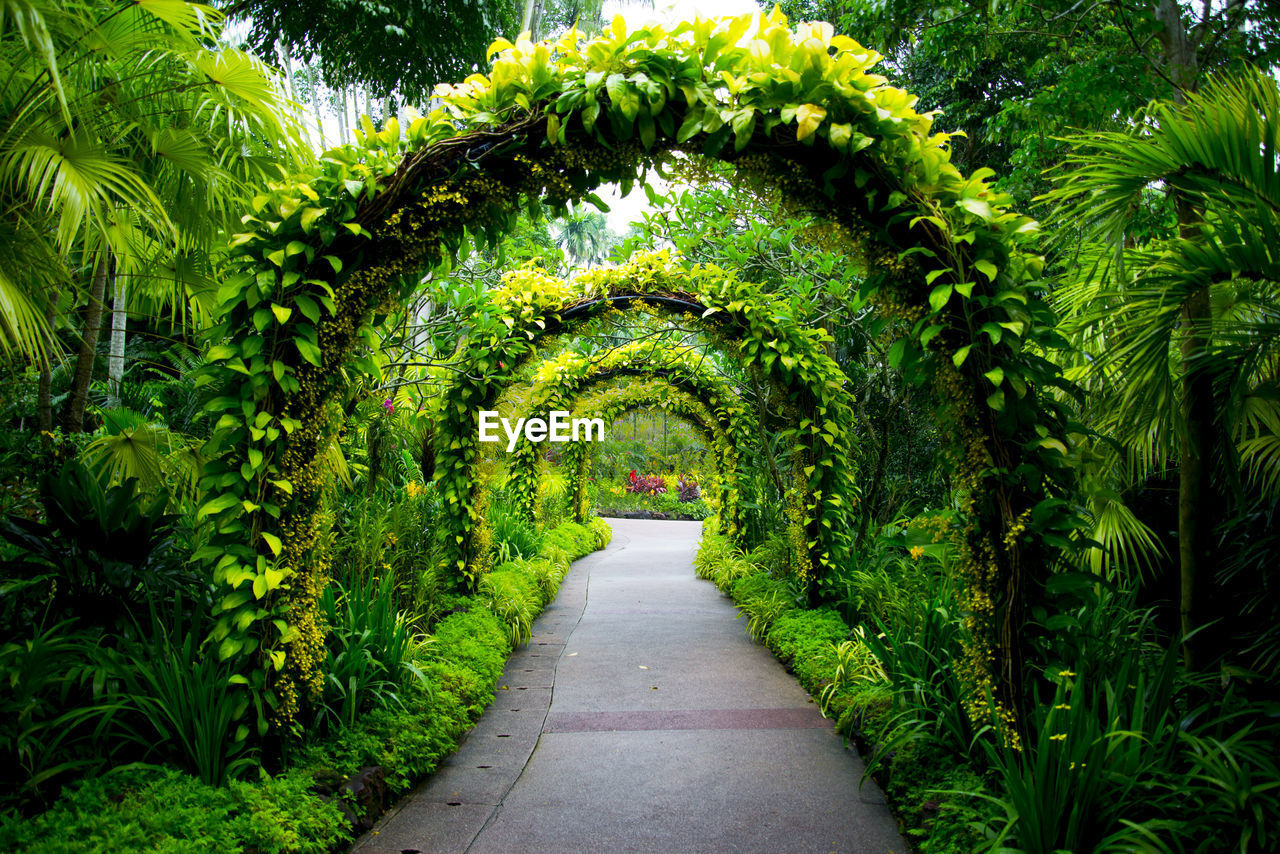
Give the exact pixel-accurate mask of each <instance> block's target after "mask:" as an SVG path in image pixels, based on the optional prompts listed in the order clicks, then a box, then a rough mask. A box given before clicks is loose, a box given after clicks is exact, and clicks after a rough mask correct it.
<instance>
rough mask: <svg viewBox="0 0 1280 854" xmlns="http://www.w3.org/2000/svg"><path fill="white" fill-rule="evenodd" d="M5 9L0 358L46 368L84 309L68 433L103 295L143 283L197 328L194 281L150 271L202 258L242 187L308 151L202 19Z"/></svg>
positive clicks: (206, 15)
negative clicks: (58, 339)
mask: <svg viewBox="0 0 1280 854" xmlns="http://www.w3.org/2000/svg"><path fill="white" fill-rule="evenodd" d="M5 10H9V4H5V5H4V6H0V66H3V67H4V68H5V69H6V75H5V80H4V82H2V83H0V201H2V202H3V204H2V205H0V236H2V237H3V238H4V239H3V240H0V244H3V249H0V331H2V332H3V336H2V337H0V351H2V352H3V354H4V355H5V356H7V357H9V358H24V359H27V360H31V361H34V362H36V363H37V364H41V365H44V366H46V367H47V366H48V363H49V360H50V358H52V357H54V356H55V355H56V353H55V352H54V351H55V350H56V348H55V347H54V346H53V339H52V337H51V332H52V328H53V327H54V326H55V325H56V323H57V322H58V320H59V319H60V318H61V319H67V315H66V313H65V311H66V310H67V309H72V308H74V307H75V306H76V305H81V304H83V305H85V306H86V308H85V311H84V314H83V323H82V334H81V346H80V359H79V364H78V366H77V372H76V380H75V383H74V386H73V393H72V395H71V402H70V411H69V413H68V425H69V427H70V429H73V430H76V429H79V428H80V426H81V424H82V422H83V413H84V406H85V403H86V401H87V395H88V385H89V381H90V379H91V377H92V362H93V356H94V354H95V350H96V345H97V336H98V329H99V327H100V325H101V321H102V314H103V312H104V310H105V305H106V299H107V295H108V293H110V292H114V293H115V295H116V296H117V298H118V301H119V302H120V303H126V302H128V291H129V290H133V289H134V288H131V287H130V285H133V284H134V283H139V282H142V281H144V279H143V277H146V278H145V281H146V286H145V287H142V286H141V285H139V286H138V287H139V289H142V290H147V291H149V295H150V297H151V298H152V301H153V304H155V305H158V306H159V307H160V308H162V309H163V311H164V313H165V314H167V315H171V316H174V317H176V318H178V319H179V320H182V319H185V318H186V317H187V316H188V315H190V313H191V312H192V311H195V312H196V313H197V314H198V313H199V310H200V305H201V304H200V303H199V302H195V303H193V301H192V299H191V296H192V290H193V286H194V287H198V283H195V284H194V285H193V283H192V282H191V281H190V280H189V279H188V278H185V277H183V276H174V277H172V278H168V277H166V276H164V275H163V274H161V275H159V276H157V275H156V273H157V271H163V270H165V269H172V270H182V269H189V265H184V264H182V263H181V259H184V258H191V257H197V258H198V257H207V256H208V255H209V253H210V251H211V249H212V247H213V246H214V245H215V242H216V241H219V240H220V239H221V237H220V236H219V235H220V233H221V232H222V229H223V227H224V226H225V225H226V224H227V223H228V222H230V221H231V219H232V216H233V214H235V212H236V210H237V208H238V202H239V200H240V199H241V198H242V196H243V195H244V193H245V192H246V187H247V186H249V185H251V184H259V183H261V182H262V181H263V180H264V179H266V178H267V177H278V176H279V174H280V173H279V167H278V166H277V165H276V164H277V163H278V161H279V157H280V154H284V155H285V156H286V157H300V156H305V154H304V152H305V148H304V145H305V143H304V140H305V137H304V135H303V133H302V131H301V125H300V122H299V120H298V119H297V114H296V111H295V110H294V108H293V105H291V104H290V103H289V102H288V101H287V100H286V99H285V98H284V97H283V94H282V92H283V90H282V89H281V88H280V87H278V86H277V85H276V84H275V83H274V80H273V76H272V74H271V73H270V72H269V71H268V69H267V68H266V67H265V66H264V65H263V64H262V63H261V62H260V61H258V60H257V59H255V58H253V57H251V56H249V55H247V54H244V53H242V52H240V51H236V50H233V49H231V48H228V47H225V46H221V45H219V44H218V42H217V39H218V35H219V31H218V27H217V23H216V21H217V14H216V13H214V12H212V10H210V9H209V8H208V7H206V6H200V5H197V4H192V3H163V4H159V3H132V2H123V0H116V2H109V3H103V2H94V0H69V2H54V0H30V1H29V2H24V3H21V4H17V5H16V6H14V7H13V9H12V10H10V14H9V15H7V16H6V15H4V14H3V11H5ZM273 148H275V149H276V151H274V152H273V151H272V149H273ZM157 296H159V299H158V301H157V300H156V297H157ZM58 297H61V302H59V300H58ZM117 327H118V329H119V332H118V334H120V335H122V334H123V324H117Z"/></svg>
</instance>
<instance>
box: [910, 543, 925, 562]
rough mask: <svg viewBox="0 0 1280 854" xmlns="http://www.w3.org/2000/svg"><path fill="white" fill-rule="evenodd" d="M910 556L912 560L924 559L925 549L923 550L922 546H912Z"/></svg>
mask: <svg viewBox="0 0 1280 854" xmlns="http://www.w3.org/2000/svg"><path fill="white" fill-rule="evenodd" d="M910 555H911V558H912V560H919V559H920V558H922V557H924V548H922V547H921V546H912V547H911V551H910Z"/></svg>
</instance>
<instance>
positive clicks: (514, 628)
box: [477, 561, 543, 647]
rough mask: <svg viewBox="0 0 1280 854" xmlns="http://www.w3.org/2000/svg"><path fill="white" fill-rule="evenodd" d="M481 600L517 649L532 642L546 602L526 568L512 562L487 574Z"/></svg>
mask: <svg viewBox="0 0 1280 854" xmlns="http://www.w3.org/2000/svg"><path fill="white" fill-rule="evenodd" d="M477 596H478V597H479V598H480V600H481V601H482V602H483V603H484V606H485V607H486V608H488V609H489V610H490V611H492V612H493V613H494V614H496V615H497V616H498V619H500V620H502V622H503V624H504V625H505V626H506V627H507V637H508V638H509V639H510V641H511V645H512V646H513V647H514V646H519V645H520V644H522V643H525V642H527V641H528V640H529V636H530V635H531V634H532V633H533V620H534V618H535V617H537V616H538V612H539V611H541V610H542V601H543V600H542V593H541V592H540V590H539V588H538V582H537V580H536V579H535V578H534V576H533V574H532V573H530V572H528V571H526V569H525V567H524V566H523V565H522V564H517V563H515V562H514V561H512V562H508V563H504V564H502V565H501V566H500V567H498V568H497V569H495V570H493V571H491V572H488V573H486V574H485V575H484V576H482V577H481V579H480V585H479V590H478V591H477Z"/></svg>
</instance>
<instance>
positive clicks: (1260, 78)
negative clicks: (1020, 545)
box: [1050, 72, 1280, 657]
mask: <svg viewBox="0 0 1280 854" xmlns="http://www.w3.org/2000/svg"><path fill="white" fill-rule="evenodd" d="M1277 147H1280V89H1278V88H1277V84H1276V82H1275V80H1273V79H1272V78H1270V77H1268V76H1266V75H1264V74H1262V73H1260V72H1250V73H1248V74H1245V75H1243V76H1241V77H1237V78H1219V79H1215V80H1213V81H1211V82H1210V83H1209V84H1208V85H1206V86H1205V87H1204V89H1203V90H1202V91H1201V92H1200V93H1197V94H1189V95H1188V96H1187V98H1186V103H1185V104H1171V103H1160V104H1156V105H1154V106H1153V107H1152V108H1151V111H1150V120H1149V122H1148V123H1145V124H1143V125H1142V126H1140V127H1139V128H1137V129H1136V130H1135V131H1134V132H1132V133H1106V134H1094V135H1088V136H1082V137H1079V138H1077V139H1075V140H1074V141H1073V150H1072V154H1071V155H1070V156H1069V157H1068V159H1067V160H1066V162H1065V163H1064V165H1063V171H1062V173H1061V175H1060V178H1059V183H1058V186H1057V188H1056V189H1055V190H1054V191H1053V192H1052V193H1051V194H1050V198H1051V199H1052V200H1054V201H1055V202H1057V204H1058V210H1057V213H1056V217H1057V218H1058V219H1059V220H1062V221H1070V222H1076V223H1079V224H1080V225H1081V231H1082V233H1083V235H1084V236H1085V238H1086V239H1088V240H1089V241H1090V242H1089V243H1086V244H1083V245H1082V246H1081V247H1079V252H1080V256H1081V258H1080V260H1079V261H1078V262H1077V264H1076V266H1075V269H1076V271H1077V274H1076V275H1075V276H1074V277H1073V278H1072V279H1071V281H1069V283H1068V284H1067V286H1065V287H1063V288H1061V289H1060V290H1059V291H1058V292H1057V294H1056V295H1055V299H1056V301H1057V303H1058V305H1059V306H1060V307H1061V309H1062V310H1063V312H1064V326H1065V329H1066V330H1067V331H1068V332H1069V333H1070V334H1071V335H1072V336H1073V337H1074V339H1075V341H1076V343H1077V344H1078V345H1079V347H1080V348H1081V349H1082V351H1083V352H1084V353H1086V354H1087V362H1085V364H1087V365H1088V366H1089V367H1088V370H1087V371H1084V370H1082V371H1080V374H1081V378H1082V381H1083V382H1084V383H1085V385H1086V387H1087V388H1088V389H1089V390H1090V391H1092V392H1095V394H1094V396H1093V398H1092V399H1093V401H1094V402H1095V404H1096V405H1095V406H1094V407H1092V410H1091V413H1090V414H1091V416H1092V418H1093V421H1094V423H1095V424H1096V425H1097V426H1098V428H1099V429H1101V430H1102V431H1103V432H1104V433H1106V434H1107V435H1110V436H1113V437H1115V439H1116V440H1117V441H1118V442H1119V443H1120V453H1121V455H1122V459H1123V465H1124V466H1125V467H1127V471H1126V472H1125V476H1123V477H1122V478H1121V481H1122V482H1124V481H1125V480H1128V481H1130V482H1141V481H1143V480H1146V479H1147V478H1150V477H1152V476H1153V475H1156V474H1158V473H1160V472H1162V471H1164V470H1165V469H1166V468H1168V467H1169V466H1170V465H1171V464H1174V463H1176V465H1177V469H1178V478H1179V482H1178V543H1179V545H1178V563H1179V569H1180V576H1181V578H1180V584H1181V600H1180V605H1179V610H1180V613H1181V616H1182V631H1183V634H1184V635H1190V633H1191V632H1192V630H1193V629H1194V628H1195V627H1197V626H1198V625H1199V624H1200V622H1201V621H1202V617H1201V616H1200V612H1201V611H1202V610H1207V611H1208V613H1209V614H1210V615H1211V614H1212V606H1210V608H1209V609H1206V602H1207V600H1208V599H1209V596H1208V594H1209V590H1210V582H1211V573H1212V570H1213V566H1214V563H1215V557H1214V548H1213V545H1212V542H1211V541H1212V538H1213V526H1214V523H1215V521H1216V519H1219V518H1221V516H1222V514H1221V513H1220V511H1222V510H1225V509H1227V508H1225V507H1223V506H1221V504H1220V503H1219V502H1217V501H1215V500H1214V499H1213V498H1212V496H1213V495H1214V494H1215V492H1217V491H1219V490H1222V489H1224V488H1226V486H1227V484H1229V483H1230V482H1231V480H1232V474H1231V472H1232V471H1233V470H1234V469H1236V468H1238V469H1239V470H1242V471H1243V472H1244V473H1245V474H1246V475H1247V477H1248V478H1249V479H1250V481H1251V483H1252V485H1253V488H1255V489H1256V490H1259V491H1261V492H1263V493H1265V494H1266V495H1268V496H1270V497H1271V498H1272V499H1274V498H1276V497H1277V496H1280V395H1277V393H1276V388H1277V386H1276V382H1277V379H1276V375H1275V371H1274V365H1275V363H1276V359H1277V358H1280V334H1278V333H1280V314H1277V309H1276V306H1277V305H1280V290H1278V289H1277V284H1276V283H1277V281H1280V255H1278V254H1277V253H1278V251H1280V250H1278V249H1277V247H1280V213H1278V211H1280V165H1278V164H1277V161H1276V159H1275V157H1274V156H1273V152H1274V151H1275V150H1276V148H1277ZM1153 187H1154V188H1159V190H1155V191H1153V189H1152V188H1153ZM1153 192H1162V193H1164V194H1165V195H1167V197H1168V205H1169V207H1170V208H1171V209H1172V210H1173V211H1174V212H1175V213H1176V217H1177V222H1178V231H1177V234H1176V235H1174V236H1170V237H1165V238H1159V239H1154V240H1150V241H1147V242H1143V243H1140V244H1138V245H1132V244H1133V225H1134V216H1135V214H1134V212H1135V211H1137V210H1141V209H1142V208H1143V207H1144V206H1145V205H1146V204H1147V201H1148V197H1149V196H1150V195H1151V194H1152V193H1153ZM1219 413H1222V415H1219ZM1215 470H1217V471H1220V472H1223V471H1224V470H1225V473H1224V474H1221V475H1220V476H1219V477H1218V478H1216V479H1215V477H1214V473H1215ZM1215 505H1218V506H1215ZM1099 518H1100V519H1101V518H1102V517H1099ZM1144 534H1145V532H1144V531H1142V530H1141V529H1136V530H1131V531H1130V532H1128V534H1127V539H1128V540H1129V542H1130V543H1132V544H1133V545H1134V546H1143V545H1145V546H1147V547H1148V548H1149V547H1150V541H1149V539H1148V538H1146V537H1145V536H1144ZM1187 652H1188V656H1189V657H1190V655H1191V647H1190V646H1188V648H1187Z"/></svg>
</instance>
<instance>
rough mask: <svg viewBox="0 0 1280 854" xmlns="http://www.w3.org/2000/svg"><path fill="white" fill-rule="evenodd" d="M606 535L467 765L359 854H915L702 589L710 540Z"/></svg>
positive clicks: (624, 532)
mask: <svg viewBox="0 0 1280 854" xmlns="http://www.w3.org/2000/svg"><path fill="white" fill-rule="evenodd" d="M609 523H610V525H611V526H612V527H613V530H614V537H613V542H612V543H611V544H610V545H609V548H608V549H606V550H604V551H602V552H596V553H595V554H593V555H590V556H588V557H586V558H583V559H582V560H580V561H578V562H577V563H576V564H574V567H573V571H572V572H571V573H570V574H569V577H568V578H567V579H565V582H564V585H563V586H562V587H561V590H560V595H559V597H558V598H557V599H556V601H555V602H553V603H552V604H551V605H550V606H548V608H547V609H546V611H545V612H543V614H542V616H541V617H540V618H539V619H538V621H537V623H536V624H535V625H534V633H533V640H532V641H531V643H530V644H529V646H528V647H526V648H522V649H520V650H518V651H517V652H516V653H515V654H514V655H513V656H512V657H511V659H510V661H509V662H508V664H507V668H506V671H505V672H504V673H503V675H502V678H501V681H500V683H499V687H498V691H497V698H496V699H495V700H494V702H493V704H492V705H491V706H490V707H489V709H488V710H487V711H486V712H485V713H484V715H483V716H482V717H481V718H480V721H479V722H478V723H477V725H476V727H475V728H474V729H473V730H472V731H471V732H470V734H468V736H467V738H466V740H465V741H464V742H463V744H462V746H461V748H460V749H459V750H458V752H457V754H455V755H454V756H453V757H452V758H451V759H449V760H448V761H447V762H446V763H445V764H444V765H443V766H442V767H441V768H440V770H439V771H438V772H437V773H436V774H435V775H433V776H432V777H431V778H430V779H429V780H428V781H427V782H426V783H425V784H424V785H423V786H422V787H421V788H419V789H418V790H417V791H416V792H414V793H413V794H412V795H410V796H409V797H407V798H405V799H404V800H402V801H401V803H400V804H399V806H398V807H397V808H396V809H395V810H394V811H393V812H392V813H390V814H388V815H387V816H386V817H385V818H384V819H383V820H382V822H381V823H380V824H379V825H378V826H377V827H376V828H374V830H373V831H372V832H370V833H369V834H367V835H366V836H365V837H364V838H363V839H361V840H360V841H359V842H358V843H357V845H356V847H355V849H354V850H355V851H357V852H360V854H392V852H394V853H395V854H400V853H401V852H424V854H437V852H440V854H444V852H451V853H452V852H469V854H490V853H491V852H503V854H511V852H519V853H520V854H524V853H525V852H528V854H550V852H566V854H570V852H571V853H572V854H581V852H597V851H598V852H610V854H612V852H624V851H625V852H632V851H634V852H664V854H675V852H715V854H720V852H735V851H743V852H793V851H794V852H810V851H815V852H826V851H838V852H858V854H862V853H863V852H866V854H873V853H874V854H884V853H885V852H905V851H907V850H908V849H907V846H906V844H905V843H904V842H903V841H902V838H901V837H900V836H899V835H898V832H897V829H896V827H895V825H894V821H893V819H892V817H891V816H890V814H889V810H888V808H887V807H886V806H884V800H883V797H882V795H881V793H880V791H879V789H877V788H876V786H875V784H874V783H873V782H868V783H867V784H866V785H865V786H864V787H863V788H862V789H861V790H859V788H858V780H859V778H860V776H861V774H862V769H863V766H862V762H861V761H860V760H859V759H858V758H857V756H856V755H855V754H854V753H853V752H852V751H851V750H848V749H846V748H845V747H844V746H843V744H842V740H841V738H840V737H839V736H837V735H836V734H835V732H834V731H833V729H832V726H831V722H830V721H827V720H824V719H823V718H822V717H821V715H820V714H819V713H818V709H817V706H816V705H814V704H813V703H812V701H810V699H809V697H808V695H807V694H805V692H804V691H803V690H802V689H801V688H800V687H799V685H798V684H797V683H796V681H795V679H794V678H793V677H792V676H790V675H789V674H787V673H786V672H785V671H784V670H783V668H782V666H781V665H780V664H778V662H777V661H776V660H775V659H774V658H773V656H772V655H771V654H770V653H769V651H768V650H766V649H765V648H764V647H762V646H759V645H756V644H754V643H752V641H751V639H750V638H749V637H748V636H747V634H746V632H745V631H744V624H743V622H742V620H735V619H734V616H735V614H736V613H737V612H736V610H735V609H734V607H733V605H732V604H731V603H730V602H729V600H727V599H726V598H724V597H723V596H721V595H720V594H719V592H717V591H716V589H715V587H713V586H712V585H711V584H710V583H709V582H706V581H701V580H699V579H698V578H696V577H695V576H694V574H693V569H692V567H691V561H692V558H693V553H694V550H695V549H696V548H697V538H698V536H699V532H700V530H701V526H700V524H699V523H696V522H655V521H641V520H623V519H610V520H609Z"/></svg>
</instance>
